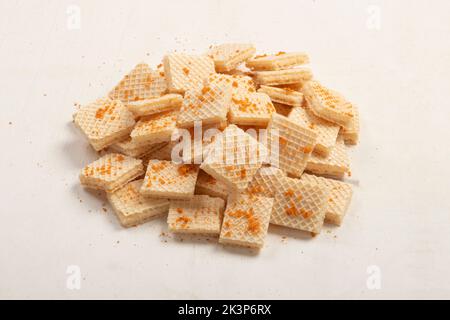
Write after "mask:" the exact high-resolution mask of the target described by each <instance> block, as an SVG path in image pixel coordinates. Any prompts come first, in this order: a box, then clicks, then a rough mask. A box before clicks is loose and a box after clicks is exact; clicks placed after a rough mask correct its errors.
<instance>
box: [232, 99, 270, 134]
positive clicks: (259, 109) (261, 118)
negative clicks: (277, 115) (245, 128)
mask: <svg viewBox="0 0 450 320" xmlns="http://www.w3.org/2000/svg"><path fill="white" fill-rule="evenodd" d="M274 112H275V107H274V106H273V104H272V102H271V100H270V98H269V96H268V95H266V94H264V93H250V94H246V95H240V96H238V97H233V98H232V99H231V105H230V113H229V121H230V122H231V123H234V124H239V125H255V126H267V124H268V123H269V121H270V118H271V116H272V113H274Z"/></svg>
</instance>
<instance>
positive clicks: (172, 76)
mask: <svg viewBox="0 0 450 320" xmlns="http://www.w3.org/2000/svg"><path fill="white" fill-rule="evenodd" d="M163 62H164V73H165V75H166V79H167V84H168V86H169V91H170V92H172V93H184V92H185V91H187V90H190V89H196V88H197V87H199V86H201V85H202V84H203V82H204V80H205V79H206V78H208V76H209V75H210V74H212V73H215V69H214V61H213V60H212V59H211V58H209V57H208V56H194V55H187V54H179V53H174V54H169V55H167V56H165V57H164V61H163Z"/></svg>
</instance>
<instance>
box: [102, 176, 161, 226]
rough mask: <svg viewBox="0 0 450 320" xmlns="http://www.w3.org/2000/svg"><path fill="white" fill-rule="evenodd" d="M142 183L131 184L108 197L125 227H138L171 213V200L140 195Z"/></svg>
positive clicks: (137, 181)
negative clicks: (154, 218)
mask: <svg viewBox="0 0 450 320" xmlns="http://www.w3.org/2000/svg"><path fill="white" fill-rule="evenodd" d="M142 183H143V180H136V181H133V182H130V183H128V184H127V185H125V186H123V187H122V188H120V189H119V190H117V191H115V192H114V193H110V194H108V195H107V196H108V200H109V202H110V203H111V206H112V207H113V209H114V212H115V213H116V215H117V218H118V219H119V222H120V224H121V225H122V226H124V227H132V226H137V225H139V224H142V223H144V222H147V221H148V220H150V219H151V218H153V217H156V216H159V215H161V214H165V213H167V212H168V211H169V200H167V199H152V198H145V197H144V196H142V195H141V194H140V193H139V189H140V188H141V185H142Z"/></svg>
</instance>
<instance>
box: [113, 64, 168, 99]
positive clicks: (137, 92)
mask: <svg viewBox="0 0 450 320" xmlns="http://www.w3.org/2000/svg"><path fill="white" fill-rule="evenodd" d="M166 91H167V84H166V78H165V77H164V74H161V73H160V72H158V71H154V70H152V69H151V68H150V67H149V66H148V65H147V64H146V63H140V64H138V65H137V66H136V67H135V68H134V69H133V70H131V72H130V73H129V74H127V75H125V77H124V78H123V79H122V80H121V81H120V82H119V84H118V85H117V86H116V87H115V88H114V89H113V90H112V91H111V92H110V93H109V97H110V98H111V99H118V100H121V101H122V102H123V103H124V105H125V106H128V104H129V103H130V102H133V101H138V100H145V99H151V98H155V97H159V96H161V95H163V94H164V93H165V92H166Z"/></svg>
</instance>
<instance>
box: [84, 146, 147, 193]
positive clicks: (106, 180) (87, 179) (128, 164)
mask: <svg viewBox="0 0 450 320" xmlns="http://www.w3.org/2000/svg"><path fill="white" fill-rule="evenodd" d="M143 173H144V167H143V165H142V160H138V159H134V158H131V157H127V156H124V155H121V154H118V153H109V154H106V155H104V156H103V157H101V158H100V159H98V160H96V161H94V162H93V163H91V164H89V165H87V166H86V167H84V168H83V170H81V173H80V182H81V184H82V185H83V186H85V187H87V188H91V189H97V190H104V191H106V192H114V191H116V190H117V189H119V188H120V187H122V186H123V185H125V184H126V183H128V182H129V181H132V180H133V179H135V178H137V177H139V176H140V175H142V174H143Z"/></svg>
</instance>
